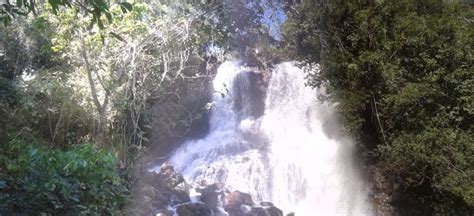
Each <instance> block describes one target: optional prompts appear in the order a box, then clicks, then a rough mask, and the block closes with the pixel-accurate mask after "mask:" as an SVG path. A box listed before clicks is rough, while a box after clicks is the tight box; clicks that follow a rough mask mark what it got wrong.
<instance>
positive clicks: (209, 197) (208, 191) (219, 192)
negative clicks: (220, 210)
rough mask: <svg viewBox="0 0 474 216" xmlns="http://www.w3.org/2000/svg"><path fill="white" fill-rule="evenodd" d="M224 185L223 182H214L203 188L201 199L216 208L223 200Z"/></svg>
mask: <svg viewBox="0 0 474 216" xmlns="http://www.w3.org/2000/svg"><path fill="white" fill-rule="evenodd" d="M223 189H224V187H223V186H222V185H221V184H212V185H209V186H207V187H205V188H204V189H202V190H201V201H202V202H204V203H206V204H207V205H208V206H209V207H211V208H213V209H215V208H217V207H218V206H219V204H220V203H221V202H222V201H223V200H222V197H223V196H224V192H223Z"/></svg>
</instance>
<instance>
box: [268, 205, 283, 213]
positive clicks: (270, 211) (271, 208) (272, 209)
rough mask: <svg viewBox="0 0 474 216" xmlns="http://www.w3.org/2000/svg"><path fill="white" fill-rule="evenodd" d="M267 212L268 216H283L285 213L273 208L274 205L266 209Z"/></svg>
mask: <svg viewBox="0 0 474 216" xmlns="http://www.w3.org/2000/svg"><path fill="white" fill-rule="evenodd" d="M265 211H266V213H267V216H283V211H282V210H280V209H279V208H277V207H275V206H273V204H272V206H267V207H265Z"/></svg>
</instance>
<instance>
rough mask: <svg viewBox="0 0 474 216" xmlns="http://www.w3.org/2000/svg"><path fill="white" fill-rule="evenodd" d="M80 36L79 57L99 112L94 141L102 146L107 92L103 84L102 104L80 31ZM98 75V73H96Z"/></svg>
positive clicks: (107, 101) (107, 98)
mask: <svg viewBox="0 0 474 216" xmlns="http://www.w3.org/2000/svg"><path fill="white" fill-rule="evenodd" d="M80 37H81V58H82V61H83V63H84V68H85V70H86V73H87V79H88V80H89V86H90V88H91V95H92V100H93V101H94V105H95V107H96V109H97V112H98V113H99V123H98V125H97V129H96V131H95V136H94V141H95V144H96V145H97V146H98V147H104V133H105V131H106V130H105V127H106V126H107V112H108V104H109V93H108V91H107V89H105V86H103V88H104V90H105V98H104V102H103V104H101V103H100V102H99V97H98V95H97V88H96V86H95V81H94V78H93V77H92V70H93V69H92V68H91V65H90V62H89V59H88V57H87V53H86V46H85V42H84V37H83V36H82V33H81V34H80ZM97 76H98V74H97Z"/></svg>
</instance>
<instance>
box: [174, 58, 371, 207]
mask: <svg viewBox="0 0 474 216" xmlns="http://www.w3.org/2000/svg"><path fill="white" fill-rule="evenodd" d="M252 75H253V76H255V73H252V72H248V71H247V70H246V69H245V68H241V67H239V66H238V63H236V62H226V63H224V64H222V65H221V66H220V67H219V69H218V72H217V75H216V77H215V79H214V90H215V93H214V97H213V99H214V104H213V108H212V112H211V119H210V126H211V129H210V133H209V134H208V135H207V136H206V137H204V138H203V139H198V140H191V141H188V142H187V143H185V144H183V146H182V147H181V148H179V149H178V150H177V151H176V152H175V153H174V154H173V155H172V157H171V159H170V163H171V164H173V165H174V166H175V167H176V169H177V170H178V171H180V172H181V173H182V174H183V176H184V177H185V179H186V180H187V181H188V182H201V181H205V182H207V183H215V182H219V183H223V184H225V185H226V187H227V188H228V189H230V190H231V191H233V190H240V191H243V192H247V193H250V194H251V195H252V196H253V197H254V198H256V199H257V201H258V200H271V201H272V202H273V203H274V204H275V205H276V206H278V207H279V208H281V209H282V210H284V211H285V212H290V211H292V212H295V213H296V215H370V214H371V211H370V208H369V205H368V204H367V202H366V199H367V191H366V187H365V186H364V184H363V181H362V180H361V177H360V176H359V175H358V172H357V169H356V168H355V166H354V160H353V159H352V156H351V152H352V143H351V142H350V141H348V140H343V139H332V138H329V137H328V135H327V134H328V132H329V134H330V132H331V131H330V130H329V131H328V129H327V127H323V125H326V124H329V125H331V123H333V122H334V120H333V117H332V114H331V106H330V105H328V104H323V103H320V102H318V101H317V100H316V93H317V92H316V91H315V90H314V89H311V88H309V87H306V86H305V85H304V84H305V80H304V73H303V72H302V71H301V70H300V69H298V68H297V67H294V66H293V65H292V64H291V63H283V64H280V65H278V66H277V67H275V69H274V71H273V72H272V74H271V78H270V80H269V82H268V85H262V84H261V83H260V84H259V85H260V86H252V85H255V82H252V80H255V77H253V78H252V77H251V76H252ZM257 75H260V78H261V77H262V76H264V75H263V74H257ZM262 79H265V77H263V78H262ZM252 87H253V88H252ZM262 87H264V88H266V95H265V94H262V92H259V90H260V89H261V88H262ZM259 99H261V100H260V101H261V102H262V103H259V102H258V101H259ZM259 110H261V111H259Z"/></svg>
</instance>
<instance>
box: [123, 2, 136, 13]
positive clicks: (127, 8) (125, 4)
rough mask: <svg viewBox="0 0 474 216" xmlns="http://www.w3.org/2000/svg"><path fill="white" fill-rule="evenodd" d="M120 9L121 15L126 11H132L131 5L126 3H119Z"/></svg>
mask: <svg viewBox="0 0 474 216" xmlns="http://www.w3.org/2000/svg"><path fill="white" fill-rule="evenodd" d="M120 8H121V9H122V12H123V13H127V12H128V11H131V10H132V9H133V6H132V4H130V3H128V2H121V3H120Z"/></svg>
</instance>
